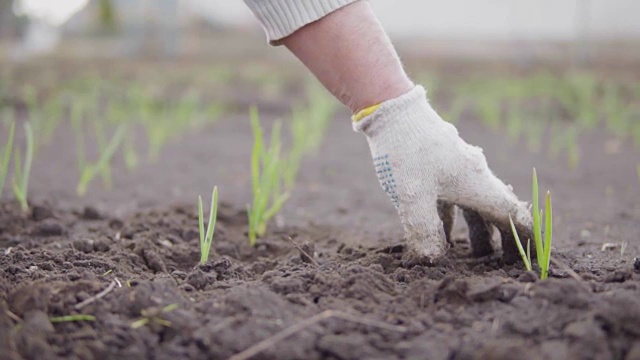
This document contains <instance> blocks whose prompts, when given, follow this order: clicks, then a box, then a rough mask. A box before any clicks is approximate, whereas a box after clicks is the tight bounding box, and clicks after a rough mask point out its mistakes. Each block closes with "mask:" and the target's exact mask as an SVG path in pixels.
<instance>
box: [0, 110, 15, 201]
mask: <svg viewBox="0 0 640 360" xmlns="http://www.w3.org/2000/svg"><path fill="white" fill-rule="evenodd" d="M12 113H13V112H12ZM15 128H16V122H15V120H12V121H11V125H10V127H9V136H8V137H7V143H6V144H5V145H4V150H2V153H3V154H4V155H3V157H2V164H0V197H2V189H4V182H5V180H6V179H7V174H8V173H9V162H10V160H11V151H12V150H13V136H14V134H15Z"/></svg>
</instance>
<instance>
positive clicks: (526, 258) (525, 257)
mask: <svg viewBox="0 0 640 360" xmlns="http://www.w3.org/2000/svg"><path fill="white" fill-rule="evenodd" d="M509 223H510V224H511V231H512V232H513V237H514V238H515V240H516V246H517V247H518V252H519V253H520V257H521V258H522V262H523V263H524V267H525V268H526V269H527V271H531V269H532V268H531V240H529V239H528V240H527V252H526V253H525V251H524V249H523V248H522V243H521V242H520V236H518V232H517V231H516V226H515V225H514V224H513V219H512V218H511V214H509Z"/></svg>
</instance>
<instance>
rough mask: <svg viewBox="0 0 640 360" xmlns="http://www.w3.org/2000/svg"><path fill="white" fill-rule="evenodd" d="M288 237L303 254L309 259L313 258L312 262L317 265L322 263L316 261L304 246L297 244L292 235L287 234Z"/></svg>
mask: <svg viewBox="0 0 640 360" xmlns="http://www.w3.org/2000/svg"><path fill="white" fill-rule="evenodd" d="M287 239H289V242H290V243H291V244H292V245H293V246H295V247H296V249H298V251H300V252H301V253H302V255H304V256H306V257H307V258H308V259H309V260H311V262H312V263H313V265H315V266H320V264H318V262H317V261H316V259H314V258H313V256H311V255H309V253H307V252H306V251H304V250H303V249H302V247H300V245H298V244H296V242H295V241H293V239H292V238H291V236H287Z"/></svg>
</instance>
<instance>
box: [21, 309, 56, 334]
mask: <svg viewBox="0 0 640 360" xmlns="http://www.w3.org/2000/svg"><path fill="white" fill-rule="evenodd" d="M24 326H27V327H29V328H30V329H31V330H34V331H37V332H41V333H52V332H54V331H55V329H54V328H53V324H51V321H49V316H48V315H47V314H46V313H45V312H44V311H40V310H34V311H29V312H27V313H26V314H25V316H24Z"/></svg>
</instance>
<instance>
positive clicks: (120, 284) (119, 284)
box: [113, 277, 122, 287]
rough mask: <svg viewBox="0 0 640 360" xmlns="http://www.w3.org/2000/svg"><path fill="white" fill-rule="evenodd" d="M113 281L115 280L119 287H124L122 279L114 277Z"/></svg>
mask: <svg viewBox="0 0 640 360" xmlns="http://www.w3.org/2000/svg"><path fill="white" fill-rule="evenodd" d="M113 281H115V282H116V283H117V284H118V287H122V283H121V282H120V280H118V278H117V277H114V278H113Z"/></svg>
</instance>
